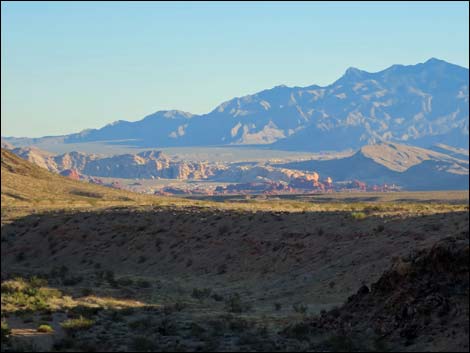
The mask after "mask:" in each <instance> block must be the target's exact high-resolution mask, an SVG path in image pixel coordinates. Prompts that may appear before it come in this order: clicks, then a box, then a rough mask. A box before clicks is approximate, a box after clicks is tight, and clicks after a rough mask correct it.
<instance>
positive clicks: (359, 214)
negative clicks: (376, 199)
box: [351, 212, 367, 221]
mask: <svg viewBox="0 0 470 353" xmlns="http://www.w3.org/2000/svg"><path fill="white" fill-rule="evenodd" d="M351 217H352V219H354V220H357V221H359V220H362V219H365V218H366V217H367V215H366V214H365V213H364V212H351Z"/></svg>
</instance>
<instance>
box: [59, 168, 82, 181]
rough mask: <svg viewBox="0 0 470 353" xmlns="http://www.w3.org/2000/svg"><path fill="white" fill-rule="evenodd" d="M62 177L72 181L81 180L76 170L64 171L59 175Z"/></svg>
mask: <svg viewBox="0 0 470 353" xmlns="http://www.w3.org/2000/svg"><path fill="white" fill-rule="evenodd" d="M59 174H60V175H62V176H66V177H67V178H70V179H73V180H80V179H82V176H81V175H80V173H79V172H78V171H77V170H76V169H65V170H63V171H61V172H60V173H59Z"/></svg>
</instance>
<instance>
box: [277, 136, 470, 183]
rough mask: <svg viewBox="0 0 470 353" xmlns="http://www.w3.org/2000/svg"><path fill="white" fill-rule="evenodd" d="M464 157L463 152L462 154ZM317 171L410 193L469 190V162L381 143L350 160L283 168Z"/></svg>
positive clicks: (343, 159)
mask: <svg viewBox="0 0 470 353" xmlns="http://www.w3.org/2000/svg"><path fill="white" fill-rule="evenodd" d="M462 153H463V152H462ZM280 166H281V167H284V168H292V169H298V170H305V171H313V170H314V171H316V172H317V173H319V174H320V175H328V176H330V177H332V178H333V180H354V179H358V180H361V181H365V182H367V183H377V184H383V183H387V184H393V183H394V184H398V185H400V186H402V187H404V188H406V189H410V190H439V189H468V187H469V162H468V157H467V158H456V157H454V156H452V155H448V154H444V153H439V152H436V151H432V150H429V149H424V148H419V147H413V146H406V145H399V144H393V143H381V144H376V145H368V146H364V147H362V148H361V149H360V150H359V151H358V152H357V153H355V154H354V155H352V156H351V157H347V158H341V159H333V160H328V161H317V160H310V161H302V162H293V163H287V164H282V165H280Z"/></svg>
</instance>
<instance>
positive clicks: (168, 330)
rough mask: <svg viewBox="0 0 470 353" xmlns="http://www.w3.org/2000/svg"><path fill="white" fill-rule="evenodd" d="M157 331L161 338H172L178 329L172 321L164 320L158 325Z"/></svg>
mask: <svg viewBox="0 0 470 353" xmlns="http://www.w3.org/2000/svg"><path fill="white" fill-rule="evenodd" d="M157 331H158V333H159V334H160V335H162V336H173V335H176V334H177V333H178V328H177V327H176V325H175V324H174V323H173V322H172V321H170V320H169V319H167V318H165V319H163V320H162V322H161V323H160V325H159V327H158V329H157Z"/></svg>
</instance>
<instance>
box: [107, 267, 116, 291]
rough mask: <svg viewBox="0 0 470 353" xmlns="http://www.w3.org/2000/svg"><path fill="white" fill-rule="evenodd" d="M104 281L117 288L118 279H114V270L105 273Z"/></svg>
mask: <svg viewBox="0 0 470 353" xmlns="http://www.w3.org/2000/svg"><path fill="white" fill-rule="evenodd" d="M104 279H105V280H106V281H107V282H108V283H109V284H110V285H111V286H112V287H116V286H117V285H118V283H117V282H116V279H115V278H114V272H113V271H112V270H107V271H106V272H105V273H104Z"/></svg>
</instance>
